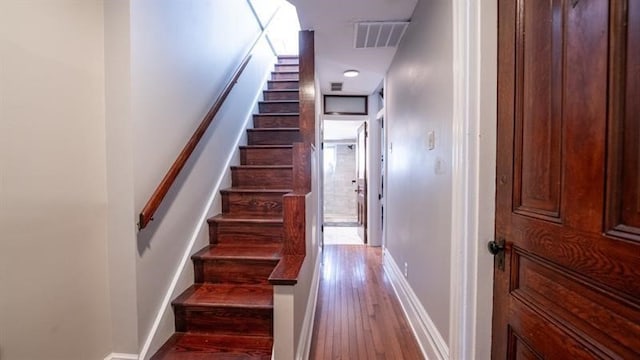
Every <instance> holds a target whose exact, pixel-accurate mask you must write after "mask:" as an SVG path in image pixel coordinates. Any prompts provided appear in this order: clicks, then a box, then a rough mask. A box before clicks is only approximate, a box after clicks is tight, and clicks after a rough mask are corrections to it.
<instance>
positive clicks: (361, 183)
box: [356, 122, 367, 244]
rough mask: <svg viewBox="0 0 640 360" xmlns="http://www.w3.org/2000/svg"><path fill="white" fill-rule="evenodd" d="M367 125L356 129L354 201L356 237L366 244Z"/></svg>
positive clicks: (364, 123) (364, 124)
mask: <svg viewBox="0 0 640 360" xmlns="http://www.w3.org/2000/svg"><path fill="white" fill-rule="evenodd" d="M366 139H367V123H366V122H363V123H362V125H360V127H359V128H358V136H357V140H356V149H357V151H356V152H357V155H356V156H357V157H356V200H357V203H358V235H360V238H361V239H362V241H363V242H364V243H365V244H366V243H367V140H366Z"/></svg>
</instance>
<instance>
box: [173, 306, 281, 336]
mask: <svg viewBox="0 0 640 360" xmlns="http://www.w3.org/2000/svg"><path fill="white" fill-rule="evenodd" d="M174 312H175V318H176V331H181V332H196V331H198V332H205V333H216V334H218V335H222V334H227V335H252V336H272V335H273V310H272V309H252V308H233V307H222V306H221V307H204V306H203V307H200V306H183V305H179V306H174Z"/></svg>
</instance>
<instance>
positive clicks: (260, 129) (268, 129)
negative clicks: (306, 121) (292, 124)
mask: <svg viewBox="0 0 640 360" xmlns="http://www.w3.org/2000/svg"><path fill="white" fill-rule="evenodd" d="M247 131H300V128H284V127H279V128H253V129H247Z"/></svg>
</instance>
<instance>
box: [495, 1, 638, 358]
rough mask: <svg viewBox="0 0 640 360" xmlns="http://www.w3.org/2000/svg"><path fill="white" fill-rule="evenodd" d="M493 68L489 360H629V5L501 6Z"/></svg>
mask: <svg viewBox="0 0 640 360" xmlns="http://www.w3.org/2000/svg"><path fill="white" fill-rule="evenodd" d="M498 58H499V79H498V88H499V96H498V98H499V100H498V168H497V198H496V205H497V207H496V236H497V238H503V239H504V240H506V249H505V251H504V252H503V254H504V255H505V257H504V263H503V264H502V262H501V261H500V255H498V256H496V261H495V266H494V274H495V284H494V319H493V348H492V358H493V359H505V358H507V359H563V360H564V359H640V146H639V143H640V1H638V0H499V56H498ZM502 265H503V266H502Z"/></svg>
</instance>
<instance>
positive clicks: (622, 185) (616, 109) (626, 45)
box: [606, 1, 640, 241]
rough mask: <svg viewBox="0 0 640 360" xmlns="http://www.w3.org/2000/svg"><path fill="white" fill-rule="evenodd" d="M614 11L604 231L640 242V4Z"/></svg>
mask: <svg viewBox="0 0 640 360" xmlns="http://www.w3.org/2000/svg"><path fill="white" fill-rule="evenodd" d="M615 5H616V6H614V7H613V19H612V29H613V31H614V32H615V33H616V34H618V37H617V38H616V39H614V41H613V42H612V50H611V51H612V54H613V56H612V58H611V71H610V72H611V74H612V75H611V79H610V82H609V86H610V89H611V96H610V103H609V107H610V112H609V127H610V129H611V133H610V136H609V151H608V153H609V159H608V160H609V167H608V169H609V173H608V179H607V180H608V182H609V184H608V185H609V186H608V190H609V191H608V194H607V200H608V205H609V206H608V216H607V220H608V222H607V229H606V230H607V231H608V232H609V233H610V234H611V235H613V236H617V237H623V238H626V239H630V240H635V241H640V120H639V119H640V101H639V100H638V99H640V2H638V1H620V2H617V3H616V4H615Z"/></svg>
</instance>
